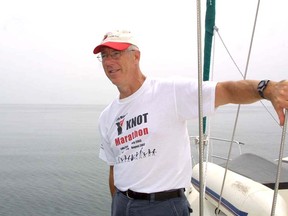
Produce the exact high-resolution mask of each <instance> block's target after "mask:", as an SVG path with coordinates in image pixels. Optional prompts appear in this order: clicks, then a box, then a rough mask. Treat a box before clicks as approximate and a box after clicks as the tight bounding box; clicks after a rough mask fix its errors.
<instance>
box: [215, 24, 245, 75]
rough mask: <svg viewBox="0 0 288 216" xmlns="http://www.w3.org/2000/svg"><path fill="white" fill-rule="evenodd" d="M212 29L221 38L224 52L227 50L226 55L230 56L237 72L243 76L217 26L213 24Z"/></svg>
mask: <svg viewBox="0 0 288 216" xmlns="http://www.w3.org/2000/svg"><path fill="white" fill-rule="evenodd" d="M214 30H215V31H216V32H217V34H218V37H219V39H220V40H221V42H222V44H223V46H224V48H225V49H226V52H227V53H228V55H229V56H230V58H231V60H232V61H233V63H234V65H235V66H236V68H237V70H238V72H239V73H240V74H241V76H242V77H244V75H243V73H242V71H241V70H240V68H239V67H238V65H237V63H236V61H235V60H234V58H233V57H232V55H231V53H230V51H229V50H228V48H227V46H226V44H225V43H224V40H223V39H222V37H221V35H220V33H219V28H218V27H216V26H215V27H214Z"/></svg>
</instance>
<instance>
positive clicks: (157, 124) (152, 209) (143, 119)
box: [94, 31, 288, 216]
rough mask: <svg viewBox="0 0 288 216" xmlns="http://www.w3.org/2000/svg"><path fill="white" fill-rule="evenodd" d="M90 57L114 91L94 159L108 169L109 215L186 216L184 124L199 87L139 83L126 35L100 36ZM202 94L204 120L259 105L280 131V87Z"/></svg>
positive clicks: (248, 86)
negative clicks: (268, 108) (267, 106)
mask: <svg viewBox="0 0 288 216" xmlns="http://www.w3.org/2000/svg"><path fill="white" fill-rule="evenodd" d="M98 53H100V54H98ZM94 54H98V56H97V57H98V59H99V60H100V61H101V62H102V65H103V68H104V71H105V73H106V76H107V77H108V79H109V80H111V82H112V83H113V84H114V85H115V86H116V87H117V88H118V90H119V97H118V98H116V99H115V100H113V101H112V102H111V104H109V105H108V106H107V107H106V108H105V110H104V111H103V112H102V114H101V116H100V118H99V129H100V134H101V149H100V158H101V159H103V160H104V161H106V162H107V163H108V165H109V166H110V176H109V185H110V191H111V195H112V196H113V202H112V215H113V216H122V215H123V216H124V215H125V216H128V215H129V216H130V215H131V216H132V215H142V216H145V215H147V216H153V215H159V216H160V215H163V216H170V215H183V216H186V215H189V214H190V212H191V209H190V206H189V203H188V201H187V199H186V197H185V196H184V193H183V192H184V188H185V187H187V186H189V184H190V179H191V174H192V163H191V155H190V144H189V135H188V132H187V125H186V121H187V120H189V119H193V118H197V116H198V83H197V82H196V81H195V80H194V79H187V78H185V79H183V78H182V79H181V78H179V79H162V80H160V79H153V78H150V77H146V76H145V75H144V74H143V73H142V71H141V69H140V66H139V62H140V57H141V55H140V50H139V47H138V45H137V42H136V41H135V40H134V37H133V35H132V34H131V32H129V31H114V32H109V33H107V34H105V36H104V38H103V40H102V42H101V43H100V44H99V45H98V46H97V47H96V48H95V49H94ZM202 90H203V113H204V115H205V116H207V115H210V114H212V113H213V112H214V110H215V108H216V107H218V106H221V105H225V104H228V103H234V104H247V103H253V102H256V101H258V100H260V99H263V98H266V99H267V100H270V101H271V103H272V104H273V106H274V108H275V110H276V112H277V114H278V116H279V120H280V124H281V125H283V123H284V109H285V108H288V82H287V81H281V82H275V81H269V80H262V81H260V80H241V81H226V82H218V83H217V82H204V83H203V87H202Z"/></svg>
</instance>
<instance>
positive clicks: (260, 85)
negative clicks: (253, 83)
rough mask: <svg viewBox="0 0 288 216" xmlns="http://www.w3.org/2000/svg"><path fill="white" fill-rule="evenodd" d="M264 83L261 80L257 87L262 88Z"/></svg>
mask: <svg viewBox="0 0 288 216" xmlns="http://www.w3.org/2000/svg"><path fill="white" fill-rule="evenodd" d="M264 85H265V81H264V80H262V81H261V82H260V83H259V85H258V87H259V88H262V87H263V86H264Z"/></svg>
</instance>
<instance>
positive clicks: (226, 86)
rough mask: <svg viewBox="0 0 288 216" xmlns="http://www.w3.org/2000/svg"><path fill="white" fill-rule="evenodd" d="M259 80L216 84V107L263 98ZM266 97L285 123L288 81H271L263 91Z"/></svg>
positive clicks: (248, 102) (252, 101) (251, 101)
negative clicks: (259, 90) (259, 88)
mask: <svg viewBox="0 0 288 216" xmlns="http://www.w3.org/2000/svg"><path fill="white" fill-rule="evenodd" d="M259 83H260V81H259V80H258V81H257V80H241V81H225V82H219V83H217V86H216V96H215V107H218V106H221V105H225V104H229V103H233V104H250V103H254V102H256V101H259V100H261V99H263V98H262V97H261V96H260V94H259V92H258V90H257V88H258V85H259ZM263 96H264V97H265V99H267V100H269V101H271V103H272V105H273V107H274V109H275V110H276V112H277V115H278V117H279V120H280V125H283V124H284V109H285V108H288V81H280V82H275V81H269V82H268V84H267V86H266V88H265V89H264V91H263Z"/></svg>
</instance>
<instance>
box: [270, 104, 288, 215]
mask: <svg viewBox="0 0 288 216" xmlns="http://www.w3.org/2000/svg"><path fill="white" fill-rule="evenodd" d="M287 113H288V111H287V109H285V121H284V126H283V129H282V137H281V145H280V152H279V158H278V168H277V177H276V183H275V188H274V196H273V203H272V209H271V216H274V215H275V209H276V204H277V195H278V189H279V182H280V175H281V167H282V158H283V153H284V145H285V138H286V131H287V119H288V117H287Z"/></svg>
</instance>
